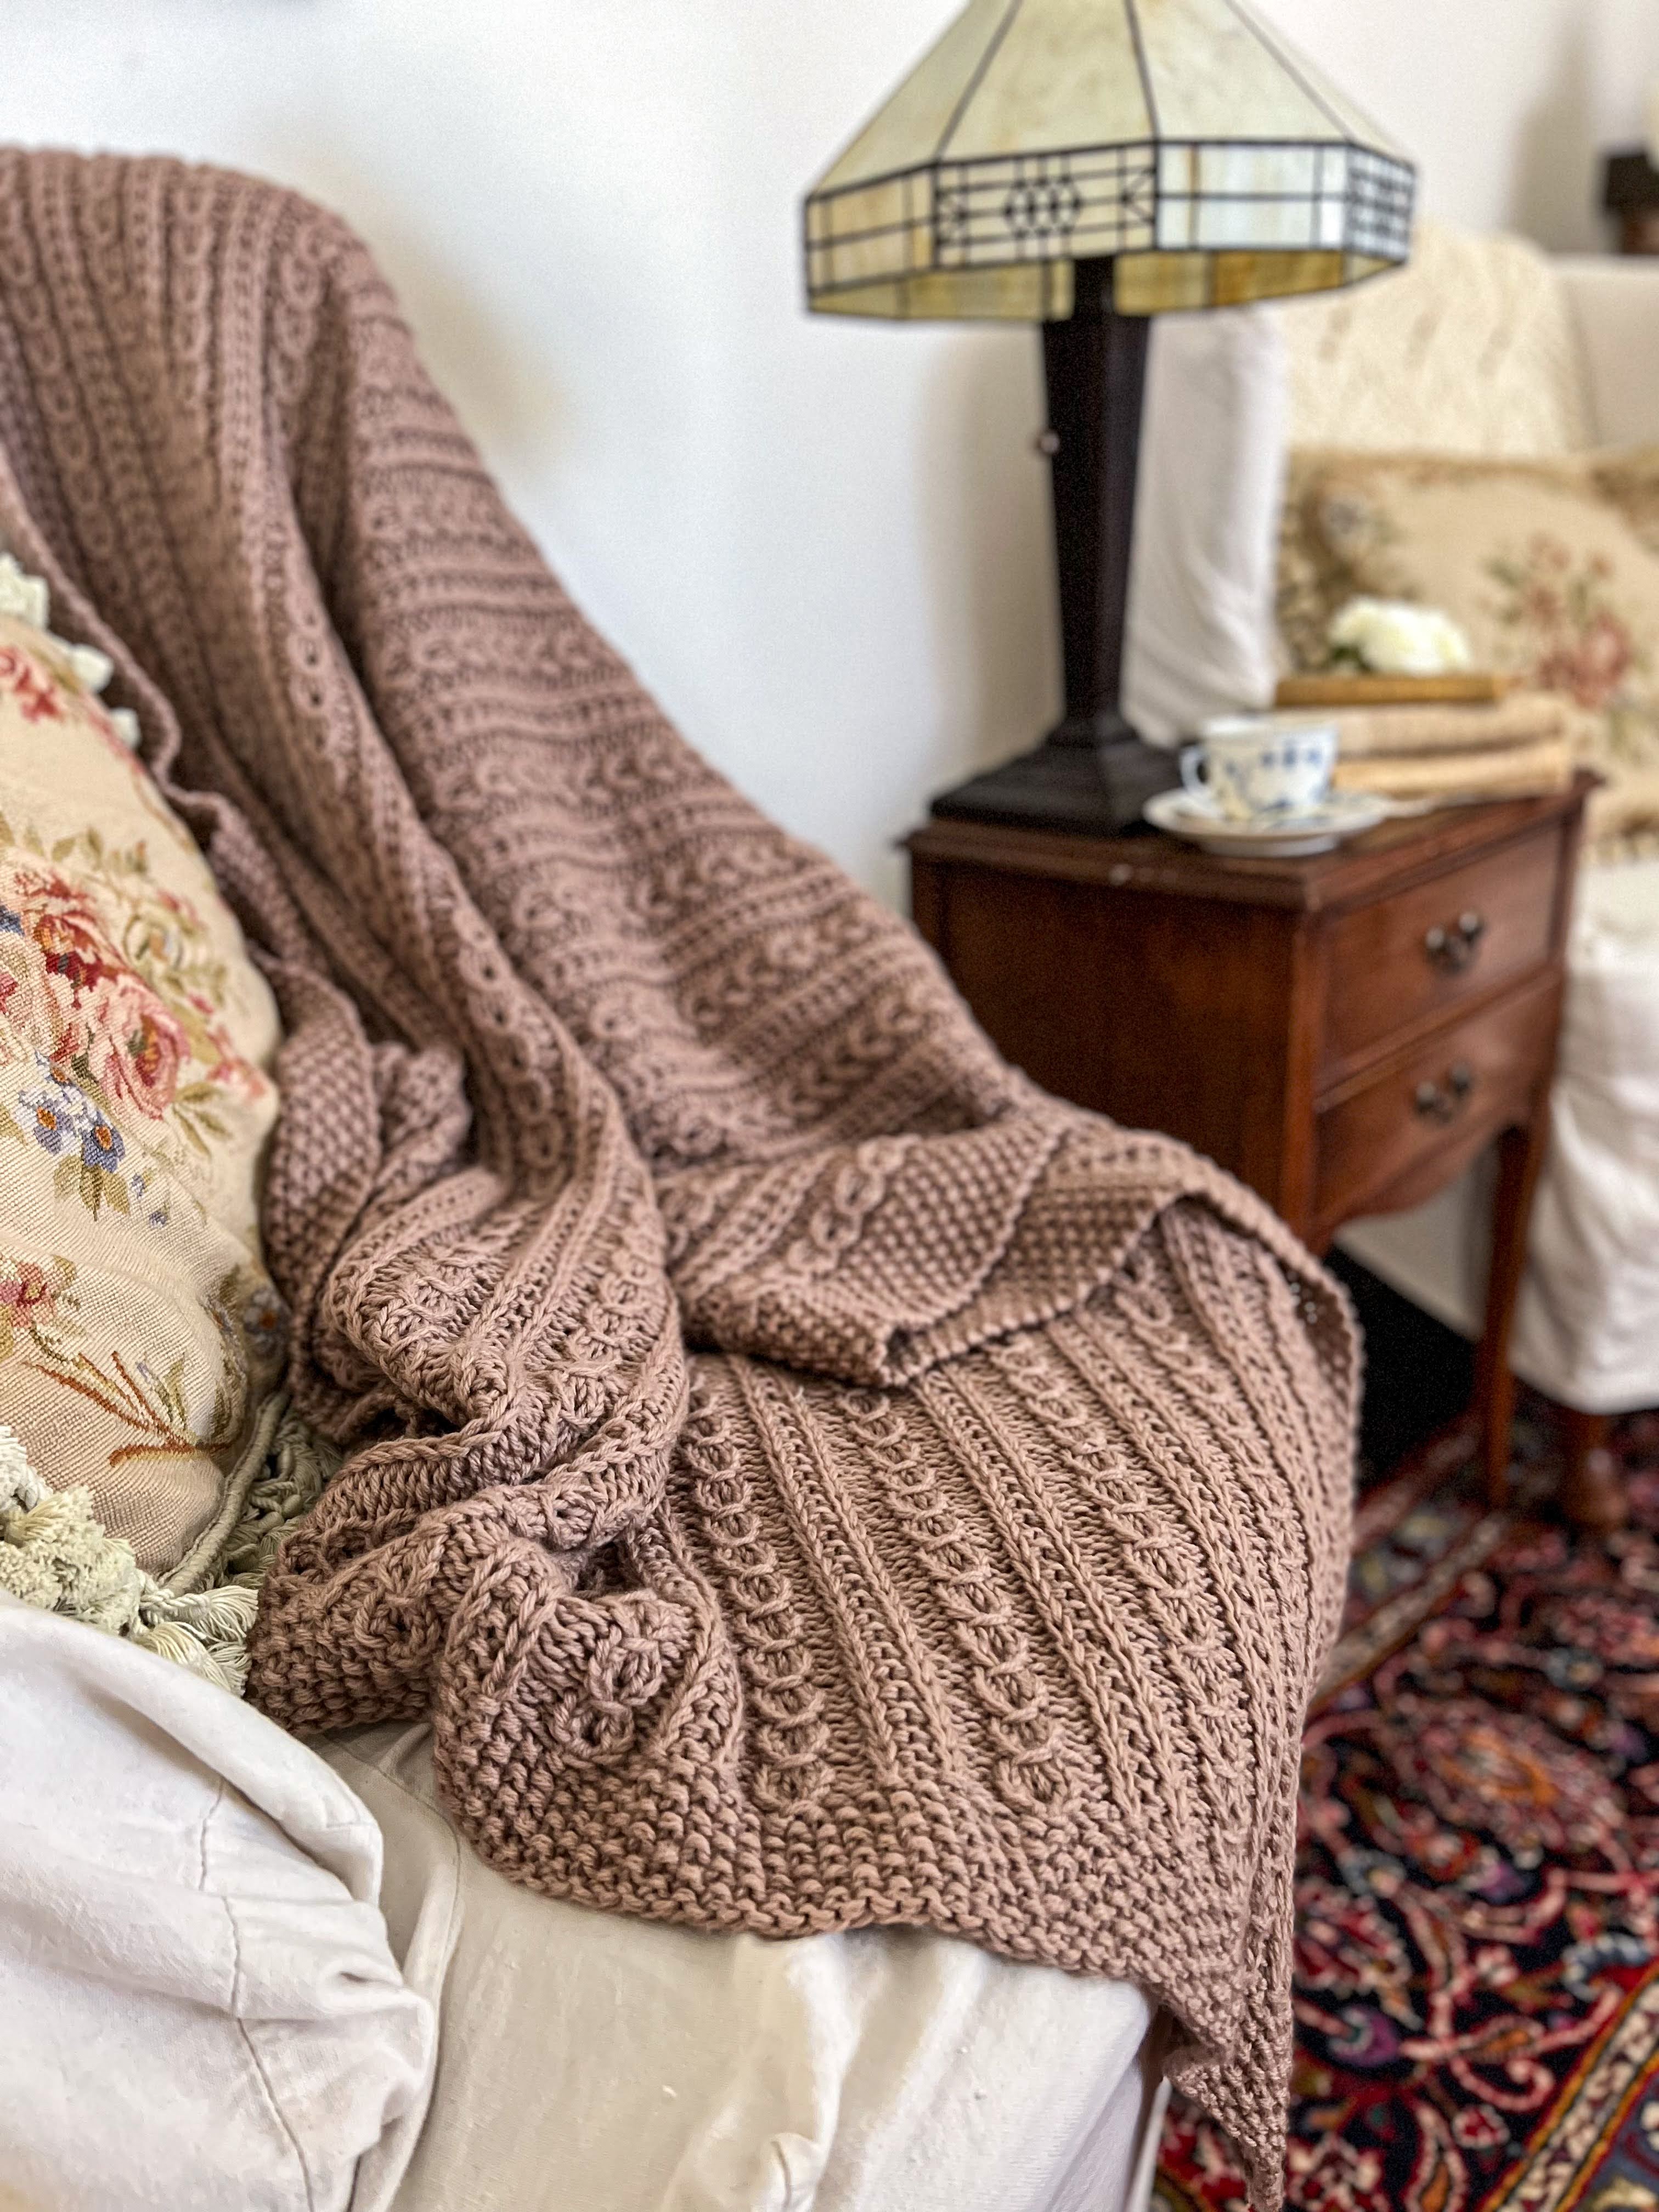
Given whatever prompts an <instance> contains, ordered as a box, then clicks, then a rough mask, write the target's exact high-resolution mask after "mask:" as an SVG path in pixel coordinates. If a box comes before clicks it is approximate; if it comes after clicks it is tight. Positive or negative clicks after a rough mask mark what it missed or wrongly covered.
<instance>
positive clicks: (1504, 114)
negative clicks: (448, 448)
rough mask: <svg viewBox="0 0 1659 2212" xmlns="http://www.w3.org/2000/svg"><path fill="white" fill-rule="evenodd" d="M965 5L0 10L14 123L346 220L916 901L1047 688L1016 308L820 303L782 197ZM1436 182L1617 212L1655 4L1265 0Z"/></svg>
mask: <svg viewBox="0 0 1659 2212" xmlns="http://www.w3.org/2000/svg"><path fill="white" fill-rule="evenodd" d="M949 12H950V0H9V5H8V6H7V8H6V10H5V21H6V40H5V44H6V56H5V66H4V68H3V70H0V133H3V135H4V136H6V137H14V138H21V139H25V140H27V141H30V142H33V143H50V142H55V143H70V144H75V145H81V146H111V147H119V148H131V149H167V150H171V151H176V152H179V153H182V154H185V155H191V156H195V157H199V158H210V159H214V160H218V161H228V162H231V163H234V164H238V165H240V166H243V167H249V168H253V169H258V170H261V171H264V172H265V173H268V174H270V175H271V176H274V177H277V178H281V179H284V180H286V181H288V182H290V183H292V184H295V185H299V186H301V187H302V188H303V189H305V190H306V191H310V192H312V193H313V194H315V195H316V196H318V197H320V198H322V199H324V200H325V201H327V202H329V203H331V204H332V205H334V206H335V207H337V208H338V209H339V210H341V211H342V212H343V213H344V214H345V215H346V216H349V218H350V219H351V220H352V221H353V222H355V223H356V225H357V227H358V228H360V229H361V230H362V231H363V232H364V233H365V234H367V235H368V238H369V240H371V242H372V243H373V244H374V246H375V247H376V248H377V250H378V251H379V252H380V255H381V257H382V258H383V260H384V262H385V264H386V266H387V268H388V270H389V271H390V273H391V275H392V278H393V281H394V282H395V283H397V284H398V287H399V289H401V291H402V293H403V295H404V301H405V304H406V306H407V307H408V309H409V311H410V315H411V318H412V319H413V321H414V323H415V325H416V329H417V331H418V332H419V334H420V336H421V337H422V342H423V343H424V346H425V349H426V351H427V354H428V358H429V360H430V362H431V363H432V365H433V367H434V368H435V371H436V373H437V374H438V376H439V378H440V380H441V381H442V382H443V383H444V384H445V385H446V386H447V388H448V390H449V392H450V393H451V395H452V396H453V398H454V399H455V401H456V402H457V404H458V405H459V408H460V410H461V412H462V414H463V416H465V419H466V421H467V422H468V423H469V424H470V425H471V428H472V430H473V431H474V433H475V435H477V437H478V439H479V441H480V442H481V443H482V445H483V448H484V451H485V453H486V454H487V456H488V458H489V460H490V461H491V463H492V464H493V465H494V466H495V469H496V470H497V471H498V472H499V473H500V475H501V477H502V479H503V480H504V482H505V483H506V484H507V489H508V490H509V492H510V494H511V496H512V497H513V501H515V503H516V504H517V506H518V507H519V509H520V512H521V513H522V514H523V515H524V516H525V518H526V520H527V521H528V523H529V524H530V526H531V527H532V529H533V530H534V531H535V532H536V533H537V535H538V537H539V538H540V539H541V541H542V543H543V544H544V546H545V548H546V550H547V551H548V553H549V556H550V558H551V559H552V561H553V562H554V563H555V565H556V567H557V568H559V569H560V570H561V571H562V574H563V575H564V577H565V579H566V580H567V581H568V583H569V584H570V586H572V588H573V589H574V592H576V594H577V595H578V597H579V598H580V599H581V600H582V601H583V602H584V604H585V605H586V606H587V608H588V609H589V611H591V612H592V614H593V615H594V616H595V617H596V618H597V619H598V620H599V622H600V623H602V624H603V625H604V626H605V629H608V630H609V631H610V633H611V635H612V636H613V637H615V638H616V640H617V641H618V643H620V644H621V645H622V646H623V649H624V650H625V651H627V652H628V653H629V655H630V656H631V657H632V659H634V661H635V664H636V665H637V666H638V667H639V668H640V670H641V672H642V674H643V675H644V676H645V677H646V678H647V680H648V681H649V682H650V683H651V684H653V686H654V687H655V689H656V690H657V691H658V692H659V695H660V696H661V697H662V698H663V699H664V701H665V703H666V704H667V705H668V707H669V708H670V709H671V712H672V713H673V714H675V715H676V716H677V717H678V720H680V722H681V724H682V725H683V726H684V729H685V730H686V732H687V733H688V734H689V735H690V737H691V738H693V739H694V741H695V742H696V744H699V745H700V746H701V747H702V748H703V750H705V751H707V752H708V754H709V755H710V756H711V757H713V758H714V759H715V760H716V761H718V762H719V763H720V765H721V766H722V767H724V768H725V769H726V770H727V771H728V772H729V773H730V774H731V775H733V776H734V777H735V778H736V779H737V780H738V781H739V782H740V783H741V784H742V785H743V786H744V787H745V788H746V789H747V790H749V791H750V793H752V794H753V795H754V796H755V797H756V798H757V799H759V800H760V802H761V803H762V804H763V805H765V806H767V807H768V808H769V809H770V810H771V811H773V812H775V814H777V815H779V816H780V817H781V818H782V819H783V820H784V821H786V822H787V823H788V824H789V825H790V826H791V827H792V828H793V829H797V830H799V831H801V832H802V833H803V834H805V835H806V836H810V837H811V838H813V839H815V840H816V841H817V842H819V843H821V844H823V845H826V846H828V847H829V848H830V849H831V850H832V851H833V852H834V853H836V854H837V856H838V857H840V858H841V859H842V860H844V861H845V862H846V863H847V864H848V866H851V867H853V868H854V870H855V871H856V872H858V873H859V874H860V876H862V877H863V878H864V879H865V880H866V882H868V883H870V884H872V885H874V886H875V887H877V888H878V889H879V890H882V891H884V893H886V894H887V895H888V896H894V897H896V896H899V895H900V890H901V883H902V877H901V873H900V871H899V868H898V866H897V862H896V860H895V858H894V856H893V854H892V852H891V842H892V840H893V839H894V838H895V837H896V836H897V835H898V834H899V833H900V832H901V831H902V829H904V827H905V826H906V825H907V823H909V822H911V821H913V820H915V818H916V817H917V815H918V813H919V811H921V806H922V804H923V801H924V799H925V797H926V795H927V793H928V792H929V791H930V790H933V789H937V788H938V787H939V786H940V785H941V784H942V783H945V782H947V781H952V780H954V779H955V778H957V776H959V775H961V774H963V772H964V771H965V770H966V769H968V768H969V767H970V766H971V765H974V764H975V763H980V762H983V761H987V760H990V759H994V758H996V757H1000V755H1001V754H1003V753H1006V752H1008V751H1011V750H1013V749H1014V748H1015V746H1016V745H1017V744H1018V743H1019V742H1021V741H1023V740H1024V738H1027V737H1028V736H1032V735H1035V734H1036V732H1037V731H1038V730H1039V729H1040V728H1041V727H1042V724H1043V722H1044V720H1045V719H1046V718H1047V717H1048V715H1049V714H1050V713H1051V712H1052V710H1053V708H1054V704H1055V703H1056V701H1055V688H1056V678H1055V675H1054V644H1053V640H1052V633H1051V623H1052V588H1051V585H1050V580H1049V575H1048V547H1047V536H1046V532H1047V515H1046V507H1045V497H1046V492H1045V485H1044V479H1043V470H1042V464H1041V463H1040V462H1039V461H1038V460H1037V459H1036V458H1035V456H1034V455H1033V453H1032V452H1031V450H1030V437H1031V435H1032V433H1033V431H1034V430H1035V429H1036V427H1037V424H1038V411H1039V405H1040V394H1039V388H1038V380H1037V374H1036V346H1035V341H1034V339H1033V338H1032V337H1031V336H1030V334H1029V333H1024V332H1011V333H985V332H977V331H927V330H921V329H909V330H907V329H902V328H901V329H889V328H884V327H882V326H879V325H871V326H860V325H840V324H836V323H834V322H829V321H817V322H815V321H811V320H809V319H808V318H807V317H806V316H805V314H804V313H802V312H801V309H800V305H799V278H798V274H797V268H796V253H795V221H796V216H795V201H796V197H797V195H798V193H799V191H800V189H801V187H802V186H803V185H805V183H806V182H807V181H808V180H809V179H810V178H811V176H812V175H813V173H815V172H816V170H817V168H818V167H820V166H821V165H822V164H823V162H825V161H827V160H828V158H829V156H830V155H832V154H833V153H834V152H835V151H836V149H837V148H838V146H839V144H840V143H841V142H842V140H843V139H844V138H845V137H848V135H850V133H851V131H852V130H853V128H854V125H856V124H857V123H858V122H859V121H860V119H861V118H862V116H863V114H864V113H865V112H866V110H867V109H868V108H869V107H870V106H872V104H874V103H875V102H876V101H878V100H879V99H880V98H881V97H882V96H883V95H884V93H885V91H886V90H887V88H889V87H890V84H891V83H892V82H893V81H894V80H895V79H896V77H897V76H899V75H900V74H901V73H902V71H903V70H905V69H906V68H907V67H908V64H909V63H910V61H911V60H912V58H914V57H915V54H916V53H917V52H919V51H920V49H921V46H923V45H925V44H926V43H927V40H929V39H930V38H931V36H932V35H933V33H934V31H935V30H936V29H937V27H939V24H940V23H941V22H942V21H944V20H945V18H946V16H947V15H948V14H949ZM1272 12H1273V14H1274V15H1276V16H1277V17H1278V19H1279V21H1280V22H1281V23H1282V24H1283V26H1284V27H1285V28H1286V29H1287V30H1288V31H1289V32H1290V33H1291V35H1292V36H1294V37H1296V38H1297V39H1299V40H1301V41H1302V43H1303V44H1304V46H1306V47H1307V48H1308V49H1309V51H1310V52H1311V53H1312V54H1313V55H1314V56H1315V57H1316V58H1318V59H1320V60H1321V61H1322V62H1323V63H1324V64H1325V65H1326V67H1327V68H1328V70H1330V72H1331V73H1332V75H1333V76H1335V77H1336V78H1337V80H1338V81H1339V82H1341V83H1342V84H1344V85H1345V86H1346V88H1349V89H1350V90H1351V91H1352V93H1353V94H1355V95H1356V96H1358V97H1361V98H1363V99H1364V100H1367V101H1368V102H1369V104H1370V106H1371V107H1372V109H1373V111H1374V112H1376V115H1377V117H1378V119H1379V120H1380V121H1382V122H1383V124H1385V125H1388V126H1389V127H1390V128H1391V129H1392V131H1394V132H1395V135H1397V136H1398V137H1399V138H1400V139H1401V141H1402V142H1403V143H1405V144H1406V145H1407V147H1408V148H1409V149H1412V150H1413V151H1414V152H1415V153H1416V154H1417V155H1419V158H1420V160H1421V161H1422V162H1423V165H1424V169H1425V181H1426V199H1427V203H1428V204H1429V205H1430V206H1431V208H1433V209H1434V210H1437V212H1439V213H1441V214H1443V215H1444V216H1448V217H1449V218H1450V219H1452V220H1454V221H1457V222H1468V223H1478V224H1492V223H1498V222H1512V223H1516V224H1518V225H1520V226H1522V227H1525V228H1529V229H1530V230H1532V231H1533V232H1534V234H1536V235H1538V236H1540V237H1541V238H1543V239H1545V240H1547V242H1548V243H1551V244H1554V245H1580V246H1582V245H1588V244H1594V243H1595V242H1596V240H1597V231H1596V228H1595V223H1594V222H1593V220H1592V219H1591V217H1590V216H1589V213H1588V212H1587V208H1586V201H1587V197H1588V194H1589V176H1590V169H1591V165H1592V153H1593V149H1594V148H1595V146H1596V145H1598V144H1600V143H1605V142H1606V140H1607V138H1608V137H1632V136H1633V135H1635V132H1636V130H1637V114H1638V100H1639V94H1640V89H1641V86H1642V84H1643V82H1644V80H1645V79H1646V78H1647V77H1649V76H1653V75H1659V7H1656V5H1655V0H1276V4H1273V7H1272Z"/></svg>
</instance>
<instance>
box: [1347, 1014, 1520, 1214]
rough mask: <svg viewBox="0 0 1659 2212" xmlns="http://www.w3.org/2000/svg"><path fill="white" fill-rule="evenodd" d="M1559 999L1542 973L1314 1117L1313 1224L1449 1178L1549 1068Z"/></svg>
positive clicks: (1407, 1199) (1410, 1196) (1404, 1197)
mask: <svg viewBox="0 0 1659 2212" xmlns="http://www.w3.org/2000/svg"><path fill="white" fill-rule="evenodd" d="M1559 1000H1560V983H1559V978H1558V977H1557V976H1556V975H1554V974H1553V973H1552V974H1549V975H1545V976H1542V977H1541V978H1540V979H1539V981H1537V982H1535V983H1533V984H1528V985H1523V986H1522V988H1521V989H1520V990H1518V991H1516V992H1513V993H1511V994H1509V995H1508V996H1507V997H1505V998H1503V999H1500V1000H1498V1002H1497V1004H1496V1005H1495V1006H1488V1007H1486V1010H1485V1012H1481V1013H1479V1014H1475V1015H1474V1016H1473V1017H1472V1018H1470V1019H1469V1020H1468V1021H1464V1022H1449V1023H1447V1024H1445V1025H1444V1026H1443V1028H1441V1029H1439V1030H1436V1031H1435V1033H1434V1035H1433V1036H1431V1037H1429V1038H1427V1039H1425V1042H1423V1043H1422V1044H1421V1045H1419V1047H1418V1048H1417V1050H1416V1051H1415V1052H1413V1053H1409V1054H1403V1055H1402V1056H1401V1058H1400V1059H1398V1060H1393V1061H1391V1062H1390V1063H1389V1065H1388V1066H1387V1067H1386V1068H1385V1069H1384V1070H1383V1072H1382V1073H1379V1074H1376V1075H1372V1076H1369V1077H1367V1078H1366V1079H1364V1080H1363V1081H1362V1082H1360V1083H1358V1084H1356V1085H1351V1086H1349V1088H1348V1089H1347V1091H1346V1094H1341V1093H1340V1094H1339V1095H1338V1097H1337V1098H1336V1100H1335V1102H1334V1103H1332V1104H1331V1105H1328V1106H1327V1107H1326V1108H1325V1109H1324V1110H1323V1111H1322V1113H1321V1114H1320V1115H1319V1117H1318V1124H1317V1136H1316V1147H1317V1152H1316V1157H1317V1170H1316V1177H1317V1180H1316V1191H1315V1198H1314V1206H1313V1212H1314V1216H1315V1221H1316V1225H1319V1226H1323V1227H1325V1228H1327V1229H1328V1228H1330V1227H1334V1226H1335V1225H1339V1224H1340V1223H1341V1222H1342V1221H1344V1220H1346V1219H1347V1218H1350V1217H1352V1215H1354V1214H1356V1213H1364V1212H1367V1211H1369V1210H1370V1207H1371V1206H1372V1205H1374V1204H1376V1203H1377V1202H1378V1201H1384V1200H1385V1201H1386V1203H1387V1205H1388V1206H1389V1208H1391V1209H1392V1208H1394V1207H1396V1206H1408V1205H1411V1204H1413V1203H1414V1202H1415V1200H1417V1199H1418V1198H1419V1197H1426V1196H1427V1195H1428V1194H1429V1193H1430V1192H1431V1190H1432V1189H1434V1188H1437V1186H1438V1185H1439V1183H1441V1182H1444V1181H1445V1180H1446V1179H1447V1177H1448V1176H1449V1174H1450V1173H1451V1172H1452V1171H1453V1170H1452V1169H1451V1167H1450V1166H1449V1164H1448V1156H1449V1155H1451V1154H1454V1153H1455V1154H1458V1155H1460V1156H1461V1157H1462V1158H1473V1157H1474V1153H1475V1152H1478V1151H1479V1150H1480V1146H1481V1145H1482V1144H1484V1143H1485V1141H1486V1139H1487V1137H1488V1136H1490V1135H1491V1134H1492V1133H1494V1132H1495V1131H1496V1130H1498V1129H1500V1128H1503V1127H1504V1126H1505V1125H1506V1124H1507V1123H1509V1122H1510V1121H1513V1120H1515V1119H1516V1117H1518V1116H1523V1115H1525V1113H1526V1110H1527V1105H1528V1094H1529V1092H1530V1091H1531V1090H1532V1087H1533V1086H1534V1085H1535V1084H1536V1083H1537V1081H1538V1077H1539V1071H1540V1069H1541V1068H1543V1067H1547V1066H1548V1064H1549V1055H1550V1045H1551V1039H1552V1037H1553V1033H1554V1029H1555V1024H1556V1018H1557V1014H1558V1012H1559Z"/></svg>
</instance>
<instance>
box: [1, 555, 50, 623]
mask: <svg viewBox="0 0 1659 2212" xmlns="http://www.w3.org/2000/svg"><path fill="white" fill-rule="evenodd" d="M49 611H50V601H49V600H48V599H47V595H46V584H45V582H44V581H43V580H42V579H41V578H40V577H39V576H31V575H29V574H27V572H26V571H25V570H24V569H23V568H20V567H19V565H18V563H17V561H16V558H15V556H14V555H12V554H10V553H0V615H15V616H17V617H18V618H19V620H20V621H22V622H26V623H33V625H34V627H35V628H36V629H45V628H46V616H47V614H48V612H49Z"/></svg>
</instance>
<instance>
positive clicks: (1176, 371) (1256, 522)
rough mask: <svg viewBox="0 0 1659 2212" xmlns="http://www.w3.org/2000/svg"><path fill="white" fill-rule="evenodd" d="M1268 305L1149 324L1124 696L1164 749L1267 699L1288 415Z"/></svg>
mask: <svg viewBox="0 0 1659 2212" xmlns="http://www.w3.org/2000/svg"><path fill="white" fill-rule="evenodd" d="M1288 420H1289V417H1288V413H1287V391H1286V381H1285V348H1284V345H1283V343H1281V341H1280V338H1279V331H1278V328H1277V326H1276V325H1275V324H1274V322H1273V317H1272V314H1271V313H1270V312H1269V311H1268V310H1267V309H1265V308H1262V307H1237V308H1229V309H1227V310H1226V311H1225V313H1215V314H1201V315H1161V316H1159V317H1158V319H1157V320H1156V321H1155V322H1154V324H1153V325H1152V349H1151V354H1150V357H1149V361H1148V365H1147V378H1146V410H1145V416H1144V419H1143V421H1142V424H1141V437H1140V469H1139V477H1138V478H1137V480H1136V491H1135V528H1134V549H1133V551H1134V557H1133V565H1132V567H1131V569H1130V581H1129V608H1128V616H1127V635H1126V639H1125V654H1124V670H1123V693H1124V708H1125V711H1126V713H1127V715H1128V717H1129V720H1131V721H1132V722H1133V724H1134V726H1135V727H1136V728H1137V729H1138V730H1139V732H1141V734H1142V735H1143V736H1144V737H1146V738H1150V739H1151V740H1152V742H1153V743H1154V744H1171V743H1174V742H1176V740H1178V739H1179V738H1182V737H1189V736H1191V735H1192V734H1193V733H1194V732H1195V731H1196V730H1197V728H1198V726H1199V724H1200V722H1201V721H1202V720H1204V719H1205V717H1206V715H1210V714H1235V713H1237V710H1238V709H1239V708H1241V707H1265V706H1267V704H1269V703H1270V702H1271V701H1272V698H1273V684H1274V683H1275V681H1276V679H1277V677H1278V659H1277V641H1276V638H1275V635H1274V630H1273V590H1274V585H1275V582H1276V571H1277V564H1278V553H1279V548H1278V544H1277V542H1276V540H1275V538H1274V536H1273V533H1272V532H1269V531H1264V530H1263V528H1262V518H1263V516H1264V515H1270V514H1271V515H1275V516H1276V515H1277V513H1278V512H1279V501H1280V497H1281V495H1282V489H1283V483H1284V476H1285V431H1286V425H1287V423H1288Z"/></svg>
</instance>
